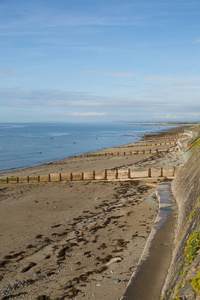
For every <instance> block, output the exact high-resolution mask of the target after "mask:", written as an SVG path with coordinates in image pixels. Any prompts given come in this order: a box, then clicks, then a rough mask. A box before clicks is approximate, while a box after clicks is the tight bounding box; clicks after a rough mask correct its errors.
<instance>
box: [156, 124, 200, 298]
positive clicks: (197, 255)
mask: <svg viewBox="0 0 200 300" xmlns="http://www.w3.org/2000/svg"><path fill="white" fill-rule="evenodd" d="M199 133H200V126H199V127H196V128H195V129H194V136H196V138H195V139H194V140H193V141H191V146H190V148H189V149H187V150H186V151H184V152H185V156H186V157H187V158H188V160H187V161H186V163H185V165H184V166H183V167H182V168H181V169H180V170H179V171H178V172H177V174H176V176H175V179H174V181H173V183H172V191H173V194H174V196H175V198H176V201H177V205H178V220H177V228H176V234H175V249H174V251H173V259H172V263H171V266H170V269H169V272H168V277H167V279H166V283H165V286H164V288H163V296H162V299H174V300H195V299H200V135H199Z"/></svg>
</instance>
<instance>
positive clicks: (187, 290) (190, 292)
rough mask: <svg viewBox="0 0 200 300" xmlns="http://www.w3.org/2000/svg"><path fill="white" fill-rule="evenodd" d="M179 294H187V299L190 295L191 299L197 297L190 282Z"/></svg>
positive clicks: (180, 295) (181, 295)
mask: <svg viewBox="0 0 200 300" xmlns="http://www.w3.org/2000/svg"><path fill="white" fill-rule="evenodd" d="M178 296H179V297H183V296H187V299H189V298H188V297H190V300H193V299H195V293H194V289H193V287H192V286H191V285H190V284H187V285H186V286H184V287H182V288H181V289H180V290H179V293H178ZM193 296H194V298H193Z"/></svg>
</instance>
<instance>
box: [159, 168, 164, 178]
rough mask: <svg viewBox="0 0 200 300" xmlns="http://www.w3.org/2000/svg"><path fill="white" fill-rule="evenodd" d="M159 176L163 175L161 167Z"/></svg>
mask: <svg viewBox="0 0 200 300" xmlns="http://www.w3.org/2000/svg"><path fill="white" fill-rule="evenodd" d="M160 176H161V177H163V168H162V167H161V168H160Z"/></svg>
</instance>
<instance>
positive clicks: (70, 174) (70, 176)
mask: <svg viewBox="0 0 200 300" xmlns="http://www.w3.org/2000/svg"><path fill="white" fill-rule="evenodd" d="M70 180H71V181H72V173H70Z"/></svg>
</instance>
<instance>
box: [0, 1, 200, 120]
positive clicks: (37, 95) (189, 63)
mask: <svg viewBox="0 0 200 300" xmlns="http://www.w3.org/2000/svg"><path fill="white" fill-rule="evenodd" d="M199 20H200V2H199V0H198V1H197V0H191V1H188V0H187V1H185V0H182V1H179V0H173V1H172V0H168V1H160V0H151V1H150V0H140V1H139V0H137V1H136V0H123V1H122V0H106V1H105V0H101V1H100V0H99V1H97V0H34V1H31V0H26V1H25V0H0V45H1V47H0V122H41V121H44V122H50V121H53V122H57V121H58V122H108V121H132V122H134V121H136V122H138V121H152V122H155V121H162V122H166V121H170V122H171V121H199V120H200V21H199Z"/></svg>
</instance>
